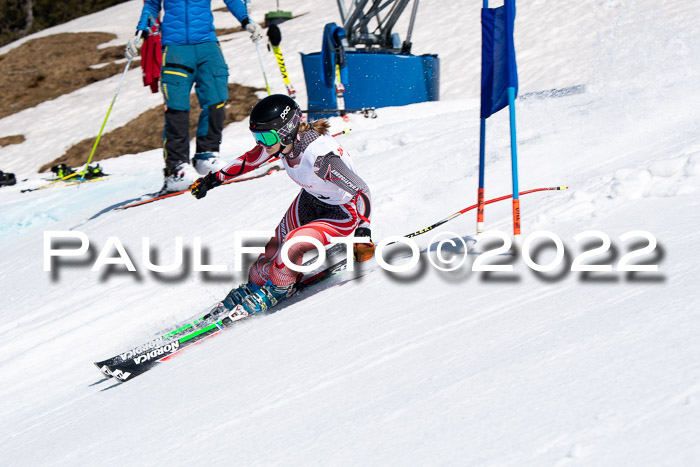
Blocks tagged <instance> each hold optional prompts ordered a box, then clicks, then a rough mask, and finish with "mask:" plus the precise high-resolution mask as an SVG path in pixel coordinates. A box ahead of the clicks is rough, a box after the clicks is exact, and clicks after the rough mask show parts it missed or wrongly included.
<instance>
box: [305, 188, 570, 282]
mask: <svg viewBox="0 0 700 467" xmlns="http://www.w3.org/2000/svg"><path fill="white" fill-rule="evenodd" d="M567 188H568V187H567V186H566V185H561V186H553V187H548V188H535V189H533V190H527V191H521V192H520V195H527V194H529V193H535V192H537V191H550V190H566V189H567ZM512 197H513V195H505V196H501V197H498V198H493V199H490V200H487V201H484V204H491V203H496V202H498V201H503V200H504V199H509V198H512ZM478 206H479V203H477V204H473V205H471V206H468V207H466V208H464V209H462V210H461V211H457V212H456V213H454V214H451V215H449V216H447V217H446V218H444V219H442V220H440V221H437V222H436V223H434V224H433V225H431V226H430V227H426V228H424V229H420V230H416V231H415V232H413V233H410V234H406V235H404V237H406V238H413V237H417V236H418V235H423V234H424V233H426V232H430V231H431V230H433V229H435V228H436V227H439V226H441V225H442V224H444V223H446V222H449V221H451V220H452V219H454V218H455V217H458V216H460V215H462V214H464V213H465V212H468V211H471V210H472V209H476V208H477V207H478ZM394 243H396V242H390V243H387V244H386V245H387V246H389V245H393V244H394ZM343 248H345V244H343V243H338V244H336V245H333V246H332V247H330V248H329V249H328V251H327V252H326V254H328V255H333V254H335V253H337V252H339V251H341V250H342V249H343ZM313 261H315V258H313V259H311V260H309V261H307V262H306V263H304V264H303V265H304V266H308V265H309V264H311V263H312V262H313ZM343 261H345V260H343ZM338 265H340V263H338ZM326 273H327V270H324V271H321V272H319V273H318V274H326ZM314 277H316V276H314ZM304 282H306V279H305V280H304Z"/></svg>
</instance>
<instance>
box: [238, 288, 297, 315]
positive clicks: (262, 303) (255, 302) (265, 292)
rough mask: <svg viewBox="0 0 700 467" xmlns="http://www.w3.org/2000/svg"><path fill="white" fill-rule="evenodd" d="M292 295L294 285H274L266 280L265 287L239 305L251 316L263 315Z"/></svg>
mask: <svg viewBox="0 0 700 467" xmlns="http://www.w3.org/2000/svg"><path fill="white" fill-rule="evenodd" d="M293 293H294V284H289V285H287V286H279V285H274V284H273V283H272V281H270V280H268V281H267V283H266V284H265V285H263V286H262V287H260V288H259V289H258V290H256V291H255V292H253V293H252V294H250V295H248V296H247V297H245V298H244V299H243V303H242V304H241V305H242V306H243V308H245V310H246V311H247V312H248V313H249V314H251V315H257V314H259V313H263V312H265V311H267V310H268V309H270V308H272V307H273V306H275V305H277V304H278V303H279V302H281V301H282V300H284V299H285V298H287V297H290V296H291V295H292V294H293Z"/></svg>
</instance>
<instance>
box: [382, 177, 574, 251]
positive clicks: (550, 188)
mask: <svg viewBox="0 0 700 467" xmlns="http://www.w3.org/2000/svg"><path fill="white" fill-rule="evenodd" d="M567 188H568V187H567V186H566V185H561V186H553V187H548V188H535V189H533V190H527V191H521V192H520V193H519V194H520V195H527V194H530V193H535V192H537V191H549V190H566V189H567ZM512 197H513V195H512V194H511V195H505V196H500V197H498V198H493V199H489V200H487V201H484V203H483V204H484V205H486V204H491V203H496V202H498V201H503V200H504V199H508V198H512ZM478 206H479V203H477V204H473V205H471V206H468V207H466V208H464V209H462V210H461V211H457V212H456V213H454V214H451V215H449V216H447V217H446V218H444V219H442V220H441V221H437V222H436V223H434V224H433V225H431V226H430V227H426V228H424V229H421V230H417V231H415V232H413V233H410V234H408V235H404V237H406V238H411V237H417V236H418V235H421V234H424V233H426V232H429V231H431V230H433V229H434V228H436V227H439V226H441V225H442V224H444V223H445V222H449V221H451V220H452V219H454V218H455V217H457V216H461V215H462V214H464V213H465V212H467V211H471V210H472V209H476V208H477V207H478ZM389 245H390V244H389Z"/></svg>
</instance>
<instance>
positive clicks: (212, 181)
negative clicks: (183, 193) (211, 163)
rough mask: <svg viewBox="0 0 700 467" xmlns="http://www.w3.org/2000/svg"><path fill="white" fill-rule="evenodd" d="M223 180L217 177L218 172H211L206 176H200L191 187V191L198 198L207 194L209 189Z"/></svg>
mask: <svg viewBox="0 0 700 467" xmlns="http://www.w3.org/2000/svg"><path fill="white" fill-rule="evenodd" d="M222 183H223V182H222V181H221V180H219V179H218V178H217V177H216V174H213V173H211V172H209V173H208V174H206V175H205V176H204V177H201V178H198V179H197V180H195V181H194V183H193V184H192V186H191V187H190V193H192V196H194V197H195V198H197V199H202V198H204V197H205V196H207V191H209V190H211V189H212V188H214V187H217V186H219V185H221V184H222Z"/></svg>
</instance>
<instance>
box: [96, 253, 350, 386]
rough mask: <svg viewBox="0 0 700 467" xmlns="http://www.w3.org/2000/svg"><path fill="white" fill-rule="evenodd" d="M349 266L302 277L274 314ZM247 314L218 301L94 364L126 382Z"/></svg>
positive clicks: (339, 265) (340, 263)
mask: <svg viewBox="0 0 700 467" xmlns="http://www.w3.org/2000/svg"><path fill="white" fill-rule="evenodd" d="M344 249H345V247H344V245H342V244H338V245H334V246H332V247H330V248H329V249H328V250H327V253H328V254H334V253H336V252H338V251H341V250H344ZM315 260H316V258H313V259H311V260H309V261H307V262H305V263H304V264H305V265H308V264H310V263H311V262H313V261H315ZM346 266H347V259H343V260H340V261H338V262H336V263H334V264H333V265H331V266H329V267H327V268H326V269H323V270H321V271H319V272H317V273H315V274H312V275H311V276H309V277H306V278H304V279H302V280H301V281H299V282H298V283H297V285H296V286H295V290H294V294H293V295H292V296H291V297H289V298H288V299H287V300H290V302H287V301H285V302H283V303H281V304H280V305H281V306H280V307H277V308H275V309H273V310H271V311H270V313H274V312H276V311H278V310H279V309H281V308H284V306H286V305H288V304H289V303H293V301H294V298H296V297H298V296H299V295H300V294H302V293H303V292H304V291H305V290H307V289H308V288H309V287H311V286H313V285H316V284H318V283H320V282H322V281H325V280H326V279H329V278H330V277H332V276H333V275H335V274H337V273H339V272H341V271H343V270H345V268H346ZM301 298H303V296H302V297H301ZM248 317H249V314H248V312H247V311H245V309H243V307H241V306H237V307H235V308H233V309H232V310H229V309H227V308H226V307H225V306H224V305H223V302H219V303H218V304H217V305H216V306H215V307H213V308H212V309H211V310H210V311H209V312H208V313H206V314H204V315H203V316H201V317H199V318H197V319H193V320H190V321H187V322H184V323H182V324H180V325H178V326H176V327H175V329H172V330H170V331H167V332H165V333H163V335H161V336H159V337H157V338H155V339H152V340H150V341H149V342H146V343H145V344H143V345H139V346H137V347H133V348H131V349H129V350H127V351H126V352H122V353H120V354H119V355H115V356H114V357H112V358H108V359H106V360H102V361H99V362H94V364H95V366H96V367H97V368H98V369H99V370H100V372H101V373H102V374H103V375H104V376H105V377H106V378H107V379H110V378H114V379H115V380H116V381H118V382H120V383H124V382H126V381H128V380H131V379H133V378H134V377H136V376H138V375H141V374H143V373H145V372H146V371H148V370H150V369H151V368H153V367H154V366H156V365H157V364H158V363H162V362H164V361H167V360H169V359H170V358H172V357H174V356H175V355H177V354H178V353H180V352H181V351H183V350H184V349H186V348H187V347H190V346H192V345H194V344H197V343H199V342H202V341H203V340H205V339H208V338H210V337H214V336H216V335H219V334H221V333H222V332H223V331H225V330H227V329H229V328H231V327H233V326H234V325H235V324H236V323H238V322H239V321H241V320H244V319H246V318H248Z"/></svg>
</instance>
